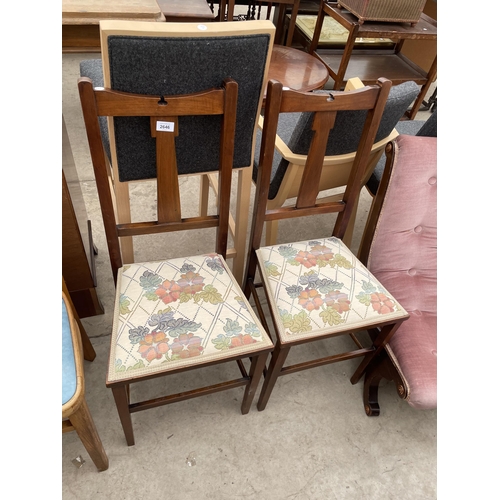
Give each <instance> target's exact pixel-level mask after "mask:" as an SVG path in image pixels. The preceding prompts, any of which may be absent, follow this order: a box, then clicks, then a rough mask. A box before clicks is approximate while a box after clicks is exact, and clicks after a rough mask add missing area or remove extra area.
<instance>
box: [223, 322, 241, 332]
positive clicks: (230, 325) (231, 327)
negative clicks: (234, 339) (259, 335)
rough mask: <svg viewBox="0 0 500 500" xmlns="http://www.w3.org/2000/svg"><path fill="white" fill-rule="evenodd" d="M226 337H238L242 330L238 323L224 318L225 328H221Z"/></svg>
mask: <svg viewBox="0 0 500 500" xmlns="http://www.w3.org/2000/svg"><path fill="white" fill-rule="evenodd" d="M223 330H224V331H225V332H226V334H227V335H238V333H240V332H241V331H242V330H243V328H242V327H241V326H240V324H239V323H238V320H236V321H233V320H232V319H229V318H226V326H225V327H224V328H223Z"/></svg>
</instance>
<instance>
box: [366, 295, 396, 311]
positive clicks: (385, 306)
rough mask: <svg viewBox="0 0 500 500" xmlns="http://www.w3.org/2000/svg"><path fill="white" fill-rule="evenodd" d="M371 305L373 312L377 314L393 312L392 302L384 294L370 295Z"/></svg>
mask: <svg viewBox="0 0 500 500" xmlns="http://www.w3.org/2000/svg"><path fill="white" fill-rule="evenodd" d="M371 303H372V307H373V310H374V311H376V312H378V313H379V314H388V313H391V312H394V305H395V304H394V302H393V301H392V300H391V299H390V298H389V297H387V295H385V294H384V293H372V294H371Z"/></svg>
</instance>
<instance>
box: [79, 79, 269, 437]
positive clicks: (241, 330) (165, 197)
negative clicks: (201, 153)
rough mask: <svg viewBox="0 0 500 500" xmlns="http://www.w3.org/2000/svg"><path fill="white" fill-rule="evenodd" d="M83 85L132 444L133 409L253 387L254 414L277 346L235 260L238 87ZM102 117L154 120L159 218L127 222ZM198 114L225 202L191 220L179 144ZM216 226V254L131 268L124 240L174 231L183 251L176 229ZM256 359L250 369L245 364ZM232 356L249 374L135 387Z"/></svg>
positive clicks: (115, 382) (123, 417) (115, 386)
mask: <svg viewBox="0 0 500 500" xmlns="http://www.w3.org/2000/svg"><path fill="white" fill-rule="evenodd" d="M78 87H79V92H80V99H81V104H82V110H83V117H84V121H85V127H86V131H87V137H88V142H89V146H90V153H91V157H92V163H93V167H94V173H95V178H96V184H97V190H98V194H99V201H100V205H101V211H102V216H103V222H104V228H105V232H106V238H107V243H108V249H109V255H110V260H111V268H112V271H113V277H114V279H115V284H116V299H115V312H114V318H113V329H112V334H111V345H110V356H109V365H108V369H107V378H106V385H107V387H109V388H111V390H112V391H113V396H114V399H115V403H116V407H117V410H118V414H119V417H120V421H121V424H122V427H123V430H124V433H125V437H126V441H127V444H128V445H129V446H130V445H133V444H134V443H135V440H134V432H133V427H132V419H131V414H132V413H134V412H138V411H141V410H147V409H149V408H155V407H158V406H161V405H165V404H169V403H173V402H176V401H182V400H185V399H189V398H193V397H196V396H201V395H204V394H211V393H213V392H217V391H222V390H226V389H233V388H236V387H241V386H244V387H245V392H244V395H243V402H242V405H241V412H242V413H243V414H245V413H247V412H248V411H249V409H250V405H251V403H252V399H253V397H254V394H255V390H256V388H257V384H258V382H259V379H260V377H261V374H262V372H263V369H264V366H265V361H266V357H267V355H268V353H269V352H270V351H271V350H272V347H273V344H272V341H271V340H270V338H269V336H268V335H267V333H266V332H265V330H264V329H263V327H262V326H261V324H260V323H259V320H258V318H257V316H256V315H255V313H254V312H253V311H252V308H251V307H250V305H249V303H248V302H247V300H246V299H245V297H244V294H243V291H242V290H241V288H240V287H239V285H238V283H237V281H236V279H235V278H234V276H233V275H232V274H231V271H230V270H229V267H228V266H227V264H226V261H225V256H226V250H227V238H228V231H229V199H230V191H231V177H232V170H233V169H232V167H233V154H234V147H235V141H234V137H235V129H236V109H237V100H238V84H237V83H236V82H235V81H234V80H231V79H226V80H225V81H224V82H220V84H219V85H218V86H216V87H214V88H211V89H208V90H205V91H199V92H195V93H191V94H184V95H164V94H163V93H159V94H156V95H142V94H130V93H126V92H120V91H114V90H110V89H103V88H100V89H99V88H98V89H95V88H94V85H93V83H92V81H91V80H90V79H89V78H80V79H79V82H78ZM100 116H107V117H114V118H115V119H116V118H122V117H127V118H135V117H141V118H142V117H146V119H147V120H148V122H149V124H150V126H149V133H150V135H151V137H152V139H153V141H154V143H155V147H154V151H155V153H156V154H155V162H156V177H157V183H156V190H153V192H152V193H149V194H148V193H144V195H145V196H147V197H148V199H150V200H151V201H152V202H153V200H155V199H156V200H157V201H156V204H157V215H156V219H155V220H146V221H139V222H131V223H118V222H117V215H116V211H115V209H116V203H115V202H116V198H115V191H114V189H113V187H112V182H111V181H110V178H111V176H112V175H113V172H112V169H111V167H110V165H109V161H108V156H107V154H106V152H105V145H104V144H103V141H102V137H101V132H100V125H99V117H100ZM191 117H208V118H211V120H210V127H207V128H206V130H205V137H204V139H205V142H207V143H208V141H211V143H212V145H211V151H212V154H213V156H214V157H215V159H213V158H212V159H211V161H216V163H217V164H218V190H217V193H218V202H217V204H216V209H215V213H214V214H212V215H209V214H207V215H203V216H194V217H192V216H185V214H184V213H183V210H182V207H181V196H180V189H179V173H178V156H177V148H176V145H177V144H178V143H179V141H182V140H183V139H184V140H185V139H186V136H187V137H188V138H189V137H190V136H191V135H192V133H193V129H192V127H191V125H192V121H191V120H189V118H191ZM186 118H187V119H186ZM195 153H196V152H195V151H194V152H193V154H195ZM207 228H214V229H215V233H216V234H215V250H216V253H209V254H205V255H198V256H189V255H188V256H186V257H176V258H170V259H166V260H158V261H154V262H139V263H132V264H127V265H123V260H122V256H121V252H120V244H119V239H120V238H124V237H129V236H144V235H147V234H154V235H156V236H159V234H160V233H168V235H169V236H170V238H169V246H170V247H174V249H175V250H176V251H177V252H181V253H182V250H183V249H182V247H180V243H179V242H180V241H181V240H179V239H178V238H175V237H174V235H173V233H174V232H176V231H189V230H191V231H201V230H204V229H207ZM167 247H168V245H165V254H167V252H168V251H169V249H168V248H167ZM247 358H248V359H250V358H251V364H250V367H249V370H247V367H246V366H245V363H244V362H243V360H245V361H246V360H247ZM228 362H236V364H237V365H238V367H239V370H240V372H241V373H240V375H241V376H240V377H239V378H237V379H234V380H230V381H225V382H222V383H217V384H212V385H206V381H205V380H204V378H205V375H204V372H203V370H201V371H200V372H198V373H197V374H196V377H197V378H196V380H197V383H198V384H199V385H200V386H201V387H197V388H194V389H192V390H189V391H186V392H182V393H178V394H175V393H174V394H172V393H171V391H170V394H168V395H166V396H163V397H157V398H153V399H147V400H142V401H141V400H139V399H140V398H141V397H142V398H144V387H141V388H140V389H138V390H137V392H136V393H133V392H132V390H131V387H130V386H131V385H132V384H134V383H137V382H143V381H146V380H150V379H155V378H157V377H163V376H167V375H172V374H176V373H181V372H185V371H188V370H196V369H203V368H205V367H208V366H211V365H218V364H220V363H228ZM133 399H136V401H133Z"/></svg>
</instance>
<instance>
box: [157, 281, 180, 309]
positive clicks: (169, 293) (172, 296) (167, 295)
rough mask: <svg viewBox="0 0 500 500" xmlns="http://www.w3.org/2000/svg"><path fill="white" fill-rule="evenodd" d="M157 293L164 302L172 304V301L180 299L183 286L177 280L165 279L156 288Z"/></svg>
mask: <svg viewBox="0 0 500 500" xmlns="http://www.w3.org/2000/svg"><path fill="white" fill-rule="evenodd" d="M155 293H156V295H158V297H160V299H161V300H162V302H164V303H165V304H170V302H175V301H176V300H179V296H180V294H181V287H180V286H179V285H178V284H177V283H176V282H175V281H170V280H165V281H164V282H163V283H162V284H161V285H160V286H159V287H158V288H157V289H156V290H155Z"/></svg>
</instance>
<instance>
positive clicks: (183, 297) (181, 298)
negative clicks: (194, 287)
mask: <svg viewBox="0 0 500 500" xmlns="http://www.w3.org/2000/svg"><path fill="white" fill-rule="evenodd" d="M192 298H193V294H191V293H186V292H181V294H180V295H179V301H180V303H181V304H184V303H185V302H189V301H190V300H191V299H192Z"/></svg>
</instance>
